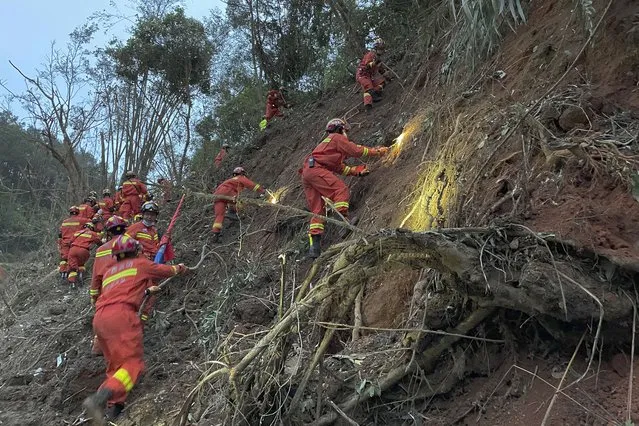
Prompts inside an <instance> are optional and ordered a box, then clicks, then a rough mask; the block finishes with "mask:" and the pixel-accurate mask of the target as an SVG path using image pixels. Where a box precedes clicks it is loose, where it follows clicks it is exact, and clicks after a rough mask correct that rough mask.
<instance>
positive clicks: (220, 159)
mask: <svg viewBox="0 0 639 426" xmlns="http://www.w3.org/2000/svg"><path fill="white" fill-rule="evenodd" d="M229 148H230V147H229V144H227V143H225V144H224V145H222V149H220V152H219V153H218V154H217V156H216V157H215V161H214V163H215V168H216V169H219V168H220V167H222V162H223V161H224V158H225V157H226V155H227V154H228V151H229Z"/></svg>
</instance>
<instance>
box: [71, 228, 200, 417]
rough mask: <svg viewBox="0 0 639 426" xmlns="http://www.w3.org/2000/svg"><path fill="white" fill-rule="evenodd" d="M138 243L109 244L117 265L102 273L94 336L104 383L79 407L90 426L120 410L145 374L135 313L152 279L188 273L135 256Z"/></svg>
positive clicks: (153, 288) (150, 289) (149, 291)
mask: <svg viewBox="0 0 639 426" xmlns="http://www.w3.org/2000/svg"><path fill="white" fill-rule="evenodd" d="M140 249H141V247H140V244H139V243H138V242H137V241H136V240H135V239H133V238H131V237H129V236H128V235H121V236H119V237H117V239H116V240H115V241H114V243H113V247H112V250H111V252H112V254H113V256H114V257H115V259H116V263H115V264H114V265H113V266H111V267H110V268H108V269H107V270H106V271H105V272H104V276H103V278H102V292H101V294H100V297H99V298H98V299H97V302H96V304H95V316H94V317H93V331H94V333H95V335H96V336H97V339H98V343H99V346H100V348H101V349H102V351H103V353H104V358H105V361H106V376H107V377H106V380H105V381H104V382H102V385H101V386H100V388H99V389H98V391H97V392H96V393H94V394H93V395H91V396H89V397H88V398H86V399H85V400H84V402H83V404H82V405H83V406H84V408H85V409H86V411H87V413H88V414H89V416H91V417H92V421H93V424H94V425H104V424H105V420H104V415H105V409H107V416H108V419H109V420H113V419H115V418H116V417H117V416H118V415H119V413H120V412H121V411H122V409H123V408H124V402H125V401H126V398H127V395H128V393H129V392H130V391H131V389H133V386H134V385H135V383H136V382H137V379H138V377H139V375H140V374H141V373H142V371H143V370H144V343H143V331H142V330H143V326H142V321H141V320H140V318H139V317H138V310H139V309H140V305H141V304H142V301H143V299H144V296H145V295H146V294H154V293H156V292H158V291H159V289H160V288H159V287H158V286H156V285H155V284H154V280H160V279H162V278H168V277H171V276H173V275H177V274H182V273H185V272H187V271H188V268H187V267H186V266H184V265H183V264H179V265H177V266H176V265H161V264H158V263H153V261H151V260H149V259H147V258H145V257H143V256H139V255H138V253H139V251H140Z"/></svg>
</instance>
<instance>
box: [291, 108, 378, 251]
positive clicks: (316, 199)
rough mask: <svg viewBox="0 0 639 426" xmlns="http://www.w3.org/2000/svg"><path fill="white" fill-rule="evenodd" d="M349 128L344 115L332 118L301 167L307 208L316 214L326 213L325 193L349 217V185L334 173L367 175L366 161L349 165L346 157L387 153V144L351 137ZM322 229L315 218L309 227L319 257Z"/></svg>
mask: <svg viewBox="0 0 639 426" xmlns="http://www.w3.org/2000/svg"><path fill="white" fill-rule="evenodd" d="M348 130H350V125H349V124H348V123H347V122H346V121H344V120H342V119H341V118H334V119H332V120H330V121H329V122H328V124H327V125H326V132H327V133H328V136H327V137H326V138H324V140H322V142H321V143H320V144H319V145H317V147H316V148H315V149H314V150H313V152H312V153H311V155H309V156H308V157H306V159H305V160H304V165H303V167H302V169H301V170H300V172H301V174H302V184H303V186H304V194H305V195H306V202H307V204H308V208H309V210H310V211H311V212H313V213H315V214H320V215H321V214H323V213H324V209H325V205H324V200H323V199H322V197H326V198H328V199H330V200H331V201H332V202H333V203H334V206H335V209H336V210H337V211H338V212H340V213H341V214H342V215H343V216H344V217H345V218H348V207H349V206H348V200H349V197H350V194H349V191H348V187H347V186H346V184H345V183H344V182H343V181H342V180H341V179H339V178H338V177H337V176H335V174H334V173H339V174H341V175H344V176H366V175H367V174H368V173H369V172H370V171H369V170H368V168H367V167H366V165H359V166H347V165H346V164H344V160H345V159H346V158H350V157H355V158H359V157H382V156H384V155H386V154H387V153H388V148H387V147H385V146H380V147H376V148H368V147H365V146H362V145H357V144H356V143H354V142H352V141H350V140H349V139H348V136H347V135H346V132H347V131H348ZM323 233H324V221H323V220H322V219H319V218H315V217H314V218H312V219H311V224H310V227H309V237H310V251H309V256H310V257H311V258H317V257H319V255H320V253H321V249H320V240H321V236H322V234H323Z"/></svg>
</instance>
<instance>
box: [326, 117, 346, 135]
mask: <svg viewBox="0 0 639 426" xmlns="http://www.w3.org/2000/svg"><path fill="white" fill-rule="evenodd" d="M343 130H346V131H348V130H351V126H350V124H348V123H347V122H346V120H342V119H341V118H333V119H332V120H330V121H329V122H328V123H326V132H327V133H341V132H342V131H343Z"/></svg>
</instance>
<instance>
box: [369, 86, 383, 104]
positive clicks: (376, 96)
mask: <svg viewBox="0 0 639 426" xmlns="http://www.w3.org/2000/svg"><path fill="white" fill-rule="evenodd" d="M368 93H369V94H370V95H371V96H372V97H373V102H379V101H381V100H382V94H381V93H380V92H378V91H377V90H372V89H371V90H369V91H368Z"/></svg>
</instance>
